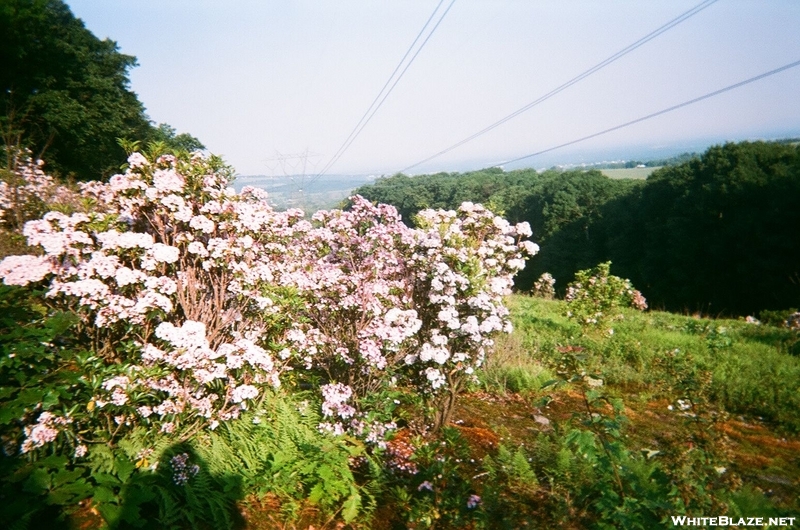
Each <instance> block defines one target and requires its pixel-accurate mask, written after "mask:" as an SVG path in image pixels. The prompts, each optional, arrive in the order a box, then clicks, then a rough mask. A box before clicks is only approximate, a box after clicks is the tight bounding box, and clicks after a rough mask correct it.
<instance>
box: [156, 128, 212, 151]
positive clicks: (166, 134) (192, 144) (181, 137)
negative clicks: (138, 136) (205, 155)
mask: <svg viewBox="0 0 800 530" xmlns="http://www.w3.org/2000/svg"><path fill="white" fill-rule="evenodd" d="M149 140H150V141H151V142H161V143H163V144H164V146H165V147H166V148H167V149H168V150H172V151H186V152H188V153H191V152H192V151H200V150H203V149H205V148H206V146H204V145H203V143H202V142H201V141H200V140H198V139H197V138H195V137H194V136H192V135H191V134H189V133H180V134H177V131H176V130H175V128H174V127H172V126H170V125H169V124H168V123H159V124H158V126H157V127H153V131H152V133H151V136H150V139H149Z"/></svg>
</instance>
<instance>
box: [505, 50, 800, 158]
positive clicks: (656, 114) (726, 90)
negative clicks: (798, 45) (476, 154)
mask: <svg viewBox="0 0 800 530" xmlns="http://www.w3.org/2000/svg"><path fill="white" fill-rule="evenodd" d="M798 65H800V60H798V61H795V62H793V63H789V64H787V65H784V66H781V67H780V68H776V69H774V70H770V71H769V72H764V73H763V74H760V75H757V76H755V77H751V78H750V79H745V80H744V81H739V82H738V83H734V84H732V85H729V86H726V87H725V88H720V89H719V90H715V91H714V92H709V93H708V94H705V95H703V96H700V97H696V98H694V99H690V100H689V101H684V102H683V103H679V104H677V105H673V106H671V107H668V108H666V109H662V110H659V111H658V112H653V113H652V114H648V115H647V116H642V117H641V118H637V119H635V120H631V121H629V122H625V123H623V124H620V125H616V126H614V127H610V128H608V129H605V130H602V131H600V132H596V133H594V134H590V135H588V136H584V137H582V138H578V139H577V140H572V141H570V142H565V143H563V144H560V145H557V146H555V147H549V148H547V149H543V150H541V151H536V152H535V153H531V154H529V155H525V156H520V157H517V158H512V159H511V160H506V161H504V162H499V163H497V164H495V165H494V166H493V167H496V166H501V165H505V164H511V163H513V162H519V161H520V160H524V159H526V158H530V157H532V156H536V155H541V154H544V153H549V152H550V151H555V150H556V149H561V148H562V147H566V146H568V145H573V144H577V143H579V142H583V141H585V140H589V139H591V138H596V137H598V136H601V135H603V134H607V133H610V132H612V131H616V130H619V129H622V128H623V127H628V126H629V125H633V124H635V123H639V122H643V121H645V120H649V119H650V118H655V117H656V116H660V115H662V114H666V113H667V112H672V111H673V110H677V109H680V108H683V107H686V106H688V105H691V104H693V103H697V102H698V101H703V100H704V99H708V98H710V97H714V96H718V95H719V94H722V93H723V92H728V91H729V90H733V89H734V88H739V87H741V86H744V85H747V84H749V83H753V82H754V81H758V80H760V79H764V78H765V77H769V76H771V75H775V74H777V73H780V72H783V71H784V70H788V69H790V68H794V67H795V66H798Z"/></svg>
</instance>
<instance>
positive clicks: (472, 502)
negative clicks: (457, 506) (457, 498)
mask: <svg viewBox="0 0 800 530" xmlns="http://www.w3.org/2000/svg"><path fill="white" fill-rule="evenodd" d="M480 504H481V498H480V497H479V496H478V495H474V494H473V495H470V496H469V499H467V508H469V509H470V510H472V509H474V508H477V507H478V506H480Z"/></svg>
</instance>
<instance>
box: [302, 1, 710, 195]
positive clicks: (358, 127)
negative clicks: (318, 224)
mask: <svg viewBox="0 0 800 530" xmlns="http://www.w3.org/2000/svg"><path fill="white" fill-rule="evenodd" d="M714 1H716V0H714ZM443 2H444V0H440V2H439V4H438V5H437V6H436V9H434V10H433V13H431V16H430V18H428V21H427V22H425V25H424V26H423V27H422V29H421V30H420V32H419V34H418V35H417V37H416V38H415V39H414V42H412V43H411V46H409V48H408V51H406V53H405V55H404V56H403V58H402V59H401V60H400V63H398V65H397V67H396V68H395V69H394V72H392V75H391V76H389V79H387V80H386V83H385V84H384V85H383V88H382V89H381V91H380V92H378V95H377V96H376V97H375V99H374V100H373V102H372V104H371V105H370V106H369V108H368V109H367V111H366V112H365V113H364V115H363V116H362V117H361V119H360V120H359V122H358V123H357V124H356V126H355V127H354V128H353V130H352V131H351V132H350V135H349V136H348V137H347V139H346V140H345V141H344V143H343V144H342V145H341V146H340V147H339V149H338V150H337V151H336V153H335V154H334V155H333V156H332V157H331V159H330V160H329V161H328V163H327V164H326V165H325V167H324V168H323V169H322V171H320V172H319V173H318V174H317V175H316V176H315V177H314V178H313V179H312V180H311V182H310V184H313V183H314V182H316V181H317V180H318V179H319V178H320V177H321V176H322V175H324V174H325V173H326V172H327V171H328V169H330V168H331V166H333V165H334V164H335V163H336V162H337V161H338V160H339V159H340V158H341V157H342V155H344V153H345V151H347V149H348V148H349V147H350V145H351V144H352V143H353V142H354V141H355V139H356V138H358V135H359V134H361V131H363V130H364V127H366V126H367V124H368V123H369V122H370V120H371V119H372V117H373V116H375V113H376V112H377V111H378V109H380V108H381V106H382V105H383V102H384V101H386V98H388V97H389V94H391V93H392V91H393V90H394V87H396V86H397V83H398V82H400V79H402V77H403V75H404V74H405V73H406V71H407V70H408V68H409V66H411V63H413V62H414V59H416V58H417V55H419V52H421V51H422V48H424V47H425V44H427V42H428V40H429V39H430V38H431V36H432V35H433V34H434V32H435V31H436V29H437V28H438V27H439V24H441V23H442V20H444V17H445V16H447V13H448V12H449V11H450V8H452V7H453V4H455V2H456V0H452V1H451V2H450V5H448V6H447V9H446V10H445V11H444V13H443V14H442V16H441V17H440V18H439V20H438V21H437V22H436V24H435V25H434V26H433V29H431V31H430V33H428V36H427V37H425V40H424V41H422V44H420V46H419V48H417V51H416V52H415V53H414V55H413V56H412V57H411V59H410V60H409V61H408V63H407V64H406V66H405V68H403V70H402V72H400V75H398V76H397V78H396V79H395V81H394V83H392V86H391V87H390V88H389V90H388V91H387V92H386V94H384V95H383V98H382V99H380V102H379V103H378V104H377V106H375V102H376V101H378V99H379V98H381V94H382V93H383V92H384V90H386V86H387V85H388V84H389V83H390V82H391V80H392V78H393V77H394V76H395V74H396V73H397V70H399V69H400V66H401V65H402V64H403V61H405V60H406V57H408V54H409V53H410V52H411V50H412V49H413V48H414V45H415V44H416V43H417V41H418V40H419V38H420V37H421V36H422V34H423V33H424V32H425V29H426V28H427V27H428V24H430V22H431V20H433V17H434V16H435V15H436V12H437V11H438V10H439V7H441V5H442V3H443ZM373 106H374V107H375V108H374V109H373V108H372V107H373ZM367 115H369V116H368V117H367ZM365 118H366V120H365ZM362 122H363V123H362Z"/></svg>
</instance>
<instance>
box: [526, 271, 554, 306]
mask: <svg viewBox="0 0 800 530" xmlns="http://www.w3.org/2000/svg"><path fill="white" fill-rule="evenodd" d="M555 285H556V279H555V278H553V275H552V274H550V273H549V272H545V273H544V274H542V275H541V276H539V279H538V280H536V281H535V282H533V289H531V294H532V295H533V296H538V297H539V298H544V299H546V300H552V299H553V298H555V296H556V288H555Z"/></svg>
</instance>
